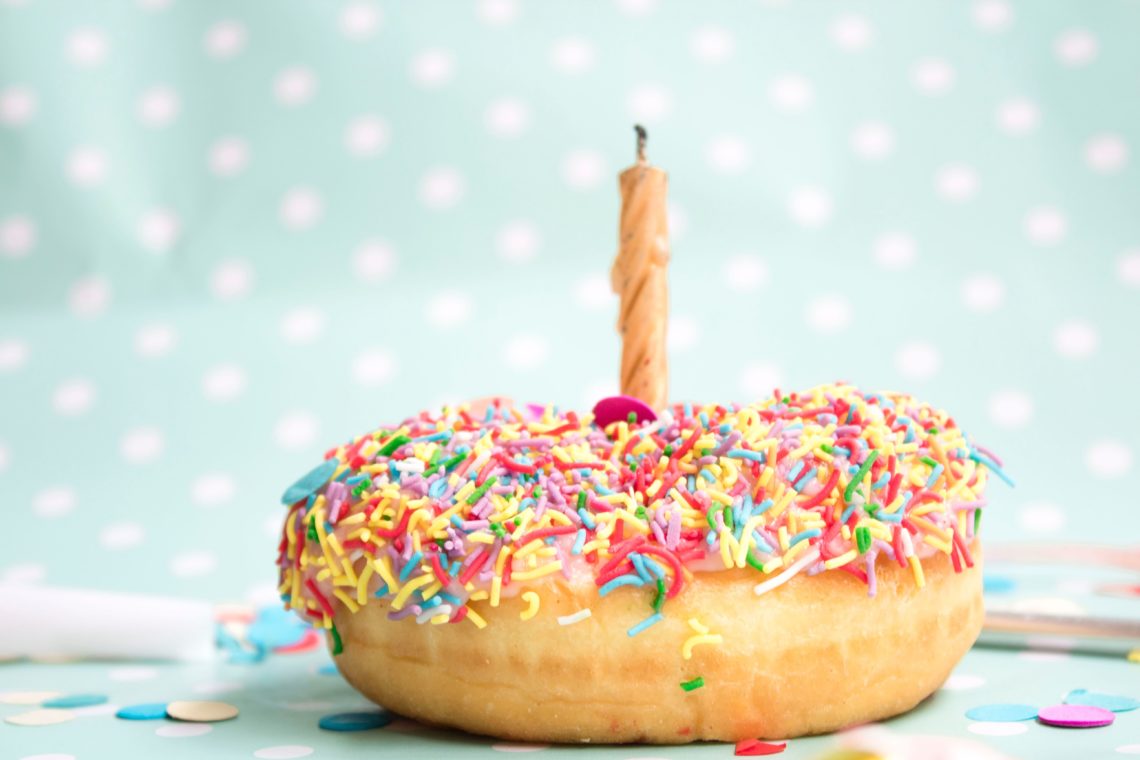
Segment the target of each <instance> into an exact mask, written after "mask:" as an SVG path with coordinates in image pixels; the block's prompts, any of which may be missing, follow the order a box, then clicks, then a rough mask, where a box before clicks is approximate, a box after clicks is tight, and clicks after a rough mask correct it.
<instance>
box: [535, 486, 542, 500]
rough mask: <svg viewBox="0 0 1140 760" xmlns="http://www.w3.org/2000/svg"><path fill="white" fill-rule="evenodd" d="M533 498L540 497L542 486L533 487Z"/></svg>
mask: <svg viewBox="0 0 1140 760" xmlns="http://www.w3.org/2000/svg"><path fill="white" fill-rule="evenodd" d="M534 498H536V499H541V498H542V486H535V487H534Z"/></svg>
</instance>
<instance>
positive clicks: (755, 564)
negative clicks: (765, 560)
mask: <svg viewBox="0 0 1140 760" xmlns="http://www.w3.org/2000/svg"><path fill="white" fill-rule="evenodd" d="M744 558H745V559H746V560H748V566H749V567H751V568H752V569H753V570H759V571H760V572H764V565H762V564H760V560H758V559H756V558H755V557H753V556H752V550H751V549H749V550H748V553H747V554H745V555H744Z"/></svg>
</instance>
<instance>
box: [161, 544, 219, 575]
mask: <svg viewBox="0 0 1140 760" xmlns="http://www.w3.org/2000/svg"><path fill="white" fill-rule="evenodd" d="M217 564H218V559H217V557H215V556H214V555H213V553H211V552H208V551H192V552H183V553H182V554H176V555H174V556H173V557H171V558H170V573H171V575H173V576H175V577H176V578H197V577H199V576H202V575H209V574H210V573H212V572H214V568H215V567H217Z"/></svg>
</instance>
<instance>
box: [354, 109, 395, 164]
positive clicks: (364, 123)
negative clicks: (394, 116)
mask: <svg viewBox="0 0 1140 760" xmlns="http://www.w3.org/2000/svg"><path fill="white" fill-rule="evenodd" d="M390 141H391V130H390V129H389V127H388V122H387V121H385V120H384V119H382V118H380V117H379V116H373V115H364V116H358V117H356V118H355V119H353V120H352V121H350V122H349V123H348V126H347V127H345V130H344V147H345V149H346V150H347V151H348V152H349V153H351V154H352V155H354V156H360V157H362V158H366V157H370V156H378V155H380V154H381V153H383V152H384V151H385V150H387V149H388V143H389V142H390Z"/></svg>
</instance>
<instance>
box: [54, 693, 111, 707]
mask: <svg viewBox="0 0 1140 760" xmlns="http://www.w3.org/2000/svg"><path fill="white" fill-rule="evenodd" d="M106 701H107V695H106V694H64V695H63V696H62V697H56V698H54V699H49V700H48V701H46V702H44V704H43V706H44V707H59V708H63V707H91V706H92V705H101V704H103V703H104V702H106Z"/></svg>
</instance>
